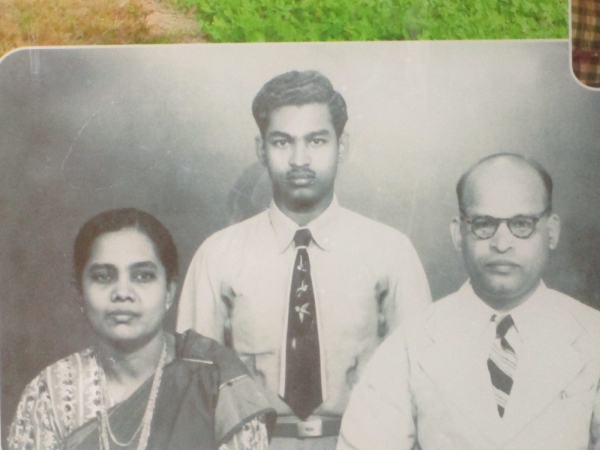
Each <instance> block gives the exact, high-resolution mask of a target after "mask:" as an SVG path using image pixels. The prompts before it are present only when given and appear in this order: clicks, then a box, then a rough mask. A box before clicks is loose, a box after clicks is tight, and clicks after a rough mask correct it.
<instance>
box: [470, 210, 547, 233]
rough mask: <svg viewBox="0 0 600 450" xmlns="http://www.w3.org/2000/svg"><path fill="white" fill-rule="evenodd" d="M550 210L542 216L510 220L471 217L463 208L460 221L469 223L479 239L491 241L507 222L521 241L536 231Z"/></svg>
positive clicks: (512, 218)
mask: <svg viewBox="0 0 600 450" xmlns="http://www.w3.org/2000/svg"><path fill="white" fill-rule="evenodd" d="M550 210H551V207H550V206H548V207H547V208H546V209H545V210H544V211H542V212H541V213H540V214H536V215H533V216H524V215H521V214H519V215H517V216H514V217H510V218H508V219H500V218H498V217H492V216H476V217H469V216H468V215H467V213H465V211H464V210H463V209H462V208H461V209H460V220H462V221H463V222H465V223H468V224H469V225H470V226H471V231H472V232H473V234H474V235H475V236H477V237H478V238H479V239H490V238H491V237H492V236H494V234H496V231H498V227H499V226H500V224H501V223H502V222H506V225H507V226H508V229H509V230H510V232H511V233H512V234H513V236H515V237H518V238H519V239H527V238H528V237H529V236H531V235H532V234H533V232H534V231H535V225H536V224H537V223H538V222H539V220H540V219H541V218H542V217H544V216H545V215H546V214H547V213H549V212H550Z"/></svg>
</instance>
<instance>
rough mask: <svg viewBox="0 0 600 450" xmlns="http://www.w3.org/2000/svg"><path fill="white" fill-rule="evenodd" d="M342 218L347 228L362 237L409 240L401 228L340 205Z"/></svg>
mask: <svg viewBox="0 0 600 450" xmlns="http://www.w3.org/2000/svg"><path fill="white" fill-rule="evenodd" d="M340 218H341V221H342V225H343V226H344V227H345V228H346V229H352V230H353V231H354V232H357V233H360V236H361V238H362V237H369V238H372V239H380V240H387V241H389V240H397V241H400V242H408V241H409V239H408V237H407V236H406V235H405V234H404V233H402V232H401V231H400V230H398V229H396V228H394V227H392V226H390V225H387V224H385V223H383V222H378V221H377V220H375V219H371V218H370V217H367V216H363V215H362V214H359V213H357V212H355V211H352V210H350V209H347V208H343V207H340Z"/></svg>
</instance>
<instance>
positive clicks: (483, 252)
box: [453, 160, 559, 310]
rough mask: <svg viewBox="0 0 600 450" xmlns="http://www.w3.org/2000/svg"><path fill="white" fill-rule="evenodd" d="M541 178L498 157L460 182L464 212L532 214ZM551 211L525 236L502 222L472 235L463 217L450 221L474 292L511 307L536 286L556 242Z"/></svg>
mask: <svg viewBox="0 0 600 450" xmlns="http://www.w3.org/2000/svg"><path fill="white" fill-rule="evenodd" d="M547 206H548V205H547V200H546V193H545V188H544V184H543V181H542V180H541V178H540V176H539V175H538V174H537V172H536V171H535V170H534V169H532V168H531V167H529V166H524V165H523V164H522V163H516V162H514V161H510V160H497V161H494V162H492V163H491V164H487V165H485V166H480V167H479V168H477V169H475V171H474V172H473V173H472V174H471V175H470V177H469V179H468V180H467V184H466V186H465V192H464V197H463V209H464V212H465V213H466V215H467V216H468V217H469V218H475V217H478V216H491V217H495V218H511V217H514V216H519V215H522V216H537V217H539V215H540V214H541V213H542V212H543V211H544V210H545V209H546V207H547ZM558 234H559V221H558V217H557V216H556V215H549V214H545V215H543V216H542V217H541V218H540V220H539V221H538V222H537V223H536V225H535V230H534V231H533V233H532V234H531V236H529V237H527V238H519V237H517V236H515V235H514V234H513V233H512V232H511V231H510V229H509V228H508V224H507V223H506V222H502V223H501V224H500V226H499V227H498V229H497V230H496V233H495V234H494V235H493V236H492V237H490V238H489V239H481V238H479V237H477V236H475V235H474V234H473V232H472V229H471V226H470V225H469V224H468V223H466V222H465V221H464V220H463V221H455V222H454V223H453V237H454V241H455V244H456V246H457V248H460V250H461V251H462V255H463V258H464V261H465V266H466V269H467V272H468V273H469V276H470V277H471V283H472V285H473V288H474V289H475V292H476V293H477V294H478V295H479V297H481V298H482V299H483V300H484V301H486V302H487V303H488V304H490V305H491V306H492V307H494V308H496V309H498V310H502V309H510V308H512V307H514V306H517V305H518V304H520V303H522V302H523V301H524V300H526V299H527V298H528V297H529V296H530V295H531V294H532V293H533V291H535V289H536V288H537V286H538V284H539V281H540V277H541V274H542V271H543V270H544V267H545V266H546V262H547V260H548V255H549V251H550V249H552V248H554V247H555V246H556V244H557V242H558Z"/></svg>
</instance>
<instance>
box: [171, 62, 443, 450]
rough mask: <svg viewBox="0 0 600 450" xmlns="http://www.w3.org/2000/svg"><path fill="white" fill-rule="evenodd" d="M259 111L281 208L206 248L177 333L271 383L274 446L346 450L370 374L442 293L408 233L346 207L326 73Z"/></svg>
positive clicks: (290, 87)
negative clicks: (396, 335)
mask: <svg viewBox="0 0 600 450" xmlns="http://www.w3.org/2000/svg"><path fill="white" fill-rule="evenodd" d="M252 112H253V114H254V117H255V119H256V122H257V124H258V127H259V130H260V136H259V137H257V138H256V152H257V155H258V158H259V160H260V161H261V162H262V163H263V164H264V165H265V167H266V168H267V169H268V173H269V176H270V178H271V182H272V185H273V202H272V204H271V207H270V209H269V210H268V211H265V212H263V213H260V214H258V215H256V216H255V217H252V218H250V219H248V220H246V221H244V222H242V223H239V224H236V225H233V226H231V227H229V228H226V229H225V230H222V231H220V232H218V233H216V234H214V235H213V236H211V237H210V238H208V239H207V240H206V241H205V242H204V243H203V244H202V246H201V247H200V249H199V250H198V252H197V254H196V255H195V257H194V259H193V261H192V263H191V265H190V268H189V270H188V274H187V277H186V280H185V283H184V286H183V291H182V294H181V299H180V304H179V316H178V323H177V328H178V329H179V330H185V329H187V328H194V329H195V330H197V331H198V332H200V333H202V334H204V335H206V336H209V337H211V338H213V339H216V340H217V341H219V342H226V343H228V344H229V345H231V346H232V347H233V348H234V349H235V350H236V351H237V353H238V355H239V356H240V358H241V359H242V360H243V361H244V362H245V363H246V365H247V366H248V368H249V369H250V371H251V373H252V374H253V375H254V377H255V378H256V379H257V380H260V381H261V382H262V383H263V384H264V385H265V386H266V387H267V390H268V391H269V393H270V396H271V397H270V398H271V402H272V404H273V406H274V407H275V408H276V409H277V412H278V414H279V418H278V423H277V427H276V430H275V437H274V439H273V441H272V443H271V448H274V449H278V448H303V449H304V448H305V449H333V448H335V445H336V440H337V434H338V432H339V426H340V417H341V415H342V413H343V412H344V409H345V407H346V404H347V402H348V397H349V393H350V389H351V388H352V386H353V385H354V383H355V381H356V380H357V377H358V375H359V373H360V372H361V370H362V368H363V366H364V365H365V363H366V361H367V360H368V359H369V357H370V356H371V354H372V353H373V351H374V350H375V348H376V347H377V346H378V345H379V343H380V342H381V341H382V339H383V338H384V337H385V336H386V335H387V333H388V331H389V330H391V329H393V328H394V327H396V325H398V323H399V322H400V321H401V320H403V319H404V318H405V317H406V316H407V315H409V314H410V313H412V312H414V311H417V310H419V309H421V308H423V307H425V306H426V305H428V304H429V303H430V301H431V300H430V293H429V286H428V284H427V279H426V277H425V273H424V272H423V268H422V266H421V263H420V261H419V258H418V256H417V254H416V252H415V250H414V248H413V246H412V245H411V243H410V242H409V240H408V239H407V238H406V236H404V235H403V234H401V233H400V232H398V231H397V230H394V229H392V228H390V227H388V226H386V225H383V224H380V223H377V222H375V221H373V220H370V219H367V218H365V217H362V216H359V215H358V214H355V213H353V212H351V211H348V210H346V209H344V208H341V207H340V206H339V205H338V203H337V200H336V198H335V195H334V183H335V178H336V174H337V169H338V163H339V161H340V160H342V159H343V157H344V155H345V153H346V151H347V149H348V137H347V135H346V134H345V133H344V126H345V123H346V120H347V113H346V104H345V102H344V99H343V98H342V96H341V95H340V94H339V93H338V92H336V91H335V90H334V89H333V86H332V85H331V82H330V81H329V80H328V79H327V78H326V77H324V76H323V75H321V74H320V73H318V72H314V71H307V72H296V71H294V72H289V73H285V74H283V75H280V76H278V77H275V78H274V79H272V80H271V81H269V82H268V83H267V84H266V85H265V86H264V87H263V88H262V89H261V90H260V92H259V93H258V95H257V96H256V98H255V99H254V102H253V105H252Z"/></svg>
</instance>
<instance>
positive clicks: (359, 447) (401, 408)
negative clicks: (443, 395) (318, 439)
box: [337, 328, 416, 450]
mask: <svg viewBox="0 0 600 450" xmlns="http://www.w3.org/2000/svg"><path fill="white" fill-rule="evenodd" d="M409 369H410V367H409V362H408V356H407V350H406V345H405V342H404V337H403V331H402V329H401V328H400V329H397V330H396V331H395V332H394V333H393V334H392V335H391V336H390V337H389V338H388V339H386V341H385V342H384V343H383V344H382V345H381V346H380V347H379V348H378V349H377V351H376V352H375V354H374V355H373V357H372V358H371V360H370V361H369V363H368V364H367V367H366V368H365V370H364V372H363V374H362V375H361V377H360V381H359V382H358V384H357V385H356V386H355V387H354V389H353V391H352V395H351V396H350V403H349V405H348V408H347V409H346V412H345V413H344V417H343V420H342V428H341V432H340V438H339V440H338V446H337V450H372V449H377V450H392V449H393V450H411V449H413V448H414V447H415V444H416V427H415V417H414V411H413V406H412V401H411V393H410V383H409V372H410V370H409Z"/></svg>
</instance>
